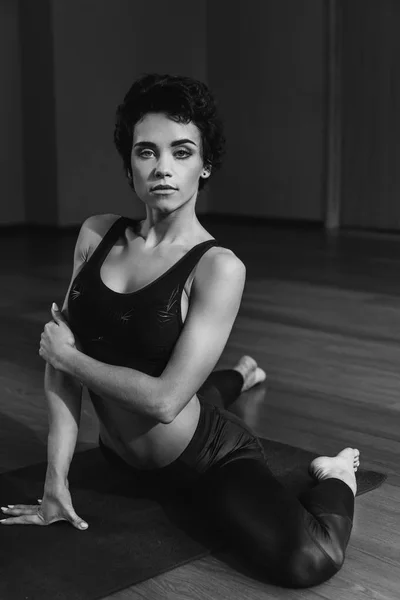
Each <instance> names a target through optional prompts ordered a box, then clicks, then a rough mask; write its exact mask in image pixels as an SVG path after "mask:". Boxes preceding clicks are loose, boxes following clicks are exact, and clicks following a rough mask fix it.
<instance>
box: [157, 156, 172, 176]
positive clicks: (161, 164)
mask: <svg viewBox="0 0 400 600" xmlns="http://www.w3.org/2000/svg"><path fill="white" fill-rule="evenodd" d="M155 172H156V175H157V176H160V175H161V176H165V175H171V167H170V164H169V162H168V158H166V157H164V158H163V157H160V159H159V161H158V163H157V165H156V168H155Z"/></svg>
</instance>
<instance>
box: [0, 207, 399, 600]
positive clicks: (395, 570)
mask: <svg viewBox="0 0 400 600" xmlns="http://www.w3.org/2000/svg"><path fill="white" fill-rule="evenodd" d="M201 221H202V223H203V224H204V226H205V227H206V228H207V229H208V231H209V232H210V233H211V234H212V235H214V236H215V237H216V238H217V239H218V240H219V242H220V243H221V244H222V245H224V246H226V247H229V248H231V249H232V250H233V251H234V252H235V253H236V254H237V256H239V258H241V260H243V262H244V263H245V264H246V267H247V282H246V287H245V291H244V296H243V300H242V305H241V308H240V311H239V315H238V317H237V320H236V323H235V325H234V328H233V330H232V333H231V336H230V339H229V341H228V344H227V346H226V348H225V351H224V353H223V355H222V357H221V360H220V361H219V363H218V365H217V368H227V367H230V366H232V365H233V363H234V362H236V361H237V360H238V358H239V357H240V356H241V355H243V354H249V355H251V356H253V357H254V358H255V359H256V360H257V361H258V363H259V364H260V366H262V367H263V368H264V369H265V370H266V371H267V373H268V381H267V384H265V385H264V384H263V385H262V386H258V387H257V388H254V389H253V390H250V391H248V392H246V393H244V394H242V396H241V397H240V398H239V399H238V401H237V402H236V403H235V405H234V411H235V412H236V413H237V414H239V415H240V416H242V417H243V418H244V419H245V421H246V422H247V423H248V424H249V425H250V426H252V427H253V429H254V431H255V432H256V433H257V434H258V435H260V436H263V437H267V438H268V437H269V438H271V439H274V440H278V441H283V442H287V443H289V444H292V445H296V446H299V447H302V448H305V449H308V450H312V451H314V452H317V453H319V454H322V455H323V454H328V455H329V454H333V453H337V452H338V451H339V450H341V449H342V448H344V447H345V446H347V445H351V446H353V447H358V448H359V449H360V451H361V466H362V467H370V468H375V469H376V470H379V471H383V472H386V473H388V474H389V477H388V479H387V481H386V482H385V483H384V484H383V486H381V487H380V488H379V489H377V490H374V491H372V492H370V493H368V494H365V495H363V496H361V497H359V498H357V500H356V513H355V523H354V529H353V533H352V537H351V540H350V544H349V546H348V550H347V557H346V562H345V564H344V566H343V568H342V570H341V571H340V572H339V574H337V575H336V576H335V577H334V578H332V579H331V580H330V581H328V582H327V583H325V584H323V585H321V586H318V587H316V588H312V589H308V590H285V589H282V588H277V587H274V586H269V585H265V584H261V583H259V582H257V581H253V580H251V579H249V578H246V577H245V576H243V575H241V574H240V573H238V572H235V571H234V570H233V569H232V568H229V567H227V566H226V564H225V563H224V561H223V556H215V557H211V556H209V557H206V558H204V559H201V560H198V561H194V562H192V563H190V564H189V565H186V566H183V567H180V568H177V569H175V570H173V571H170V572H168V573H166V574H163V575H161V576H159V577H155V578H154V579H152V580H148V581H146V582H144V583H142V584H139V585H137V586H134V587H132V588H130V589H128V590H123V591H121V592H119V593H116V594H114V595H113V596H112V598H113V599H118V600H139V599H143V598H146V599H147V598H148V599H151V600H158V599H160V600H161V599H162V600H165V599H173V600H180V599H185V600H187V599H189V598H190V599H196V600H206V599H207V600H211V599H213V600H219V599H229V600H232V598H240V599H241V600H253V599H254V600H255V599H257V600H267V599H275V598H278V599H300V598H302V599H314V598H326V599H331V600H359V599H360V600H361V599H363V600H364V599H374V600H395V599H396V600H397V599H398V598H399V597H400V461H399V456H400V428H399V425H400V236H399V237H396V236H384V235H377V234H375V235H373V234H367V233H365V234H361V233H350V232H347V233H341V234H340V235H338V236H328V235H327V234H325V233H324V232H323V231H322V230H318V229H316V228H308V229H306V228H297V229H296V228H294V227H293V226H286V227H284V226H275V227H272V226H271V225H266V224H262V223H259V224H255V225H253V226H252V228H250V226H249V225H243V224H229V225H228V224H226V222H223V220H221V221H219V220H217V221H215V220H212V219H211V218H206V217H202V218H201ZM225 221H226V220H225ZM75 239H76V233H71V232H56V233H53V234H47V235H45V234H44V233H43V232H36V233H35V232H33V231H25V232H22V231H18V230H14V229H12V230H11V229H10V230H9V231H7V229H3V231H2V235H1V239H0V288H1V291H2V293H1V296H0V324H1V331H2V335H1V336H0V390H1V401H0V471H2V472H4V471H7V470H9V469H12V468H16V467H19V466H25V465H28V464H32V463H34V462H38V461H42V460H45V459H46V435H47V413H46V403H45V399H44V394H43V370H44V363H43V361H42V359H41V358H40V357H39V355H38V348H39V340H40V334H41V332H42V329H43V325H44V323H46V322H47V321H48V320H50V305H51V303H52V302H53V301H55V302H58V303H59V304H60V303H62V301H63V298H64V295H65V292H66V289H67V286H68V283H69V278H70V275H71V270H72V255H73V248H74V244H75ZM96 438H97V426H96V422H95V419H94V414H93V411H92V409H91V406H90V404H89V402H88V397H87V394H86V393H85V395H84V413H83V421H82V427H81V430H80V434H79V442H78V450H82V449H85V448H86V447H89V446H91V445H93V444H95V443H96ZM109 598H111V596H110V597H109Z"/></svg>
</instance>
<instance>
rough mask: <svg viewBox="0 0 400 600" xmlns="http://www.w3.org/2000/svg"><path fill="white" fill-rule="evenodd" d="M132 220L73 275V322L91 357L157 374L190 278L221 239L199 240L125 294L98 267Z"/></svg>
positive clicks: (115, 229)
mask: <svg viewBox="0 0 400 600" xmlns="http://www.w3.org/2000/svg"><path fill="white" fill-rule="evenodd" d="M132 223H134V226H136V225H137V223H138V221H137V220H134V219H129V218H128V217H120V218H119V219H117V220H116V221H115V222H114V223H113V224H112V226H111V227H110V229H109V230H108V231H107V233H106V234H105V235H104V237H103V239H102V240H101V242H100V244H99V245H98V246H97V248H96V249H95V251H94V252H93V254H92V255H91V256H90V258H89V260H88V261H87V263H86V264H84V266H83V267H82V268H81V270H80V271H79V273H78V275H77V276H76V277H75V279H74V281H73V284H72V286H71V290H70V293H69V296H68V315H69V322H70V326H71V329H72V331H73V332H74V333H75V334H76V335H77V337H78V339H79V341H80V343H81V345H82V349H83V351H84V352H85V354H87V355H88V356H91V357H93V358H95V359H97V360H99V361H101V362H105V363H107V364H113V365H120V366H126V367H131V368H133V369H137V370H138V371H142V372H144V373H147V374H148V375H152V376H154V377H158V376H160V375H161V373H162V372H163V370H164V369H165V367H166V365H167V363H168V360H169V358H170V356H171V354H172V351H173V348H174V346H175V344H176V342H177V340H178V338H179V335H180V333H181V331H182V329H183V322H182V315H181V295H182V291H183V289H184V286H185V283H186V280H187V278H188V277H189V275H190V273H191V271H192V270H193V269H194V267H195V266H196V264H197V263H198V261H199V260H200V258H201V257H202V256H203V254H204V253H205V252H206V251H207V250H208V249H209V248H211V247H212V246H219V244H218V242H217V241H216V240H215V239H213V240H208V241H205V242H201V243H200V244H197V245H196V246H194V247H193V248H192V249H191V250H189V251H188V252H187V253H186V254H185V255H184V256H183V257H182V258H181V259H180V260H178V262H176V263H175V264H174V265H172V267H171V268H169V269H168V270H167V271H166V272H165V273H163V274H162V275H161V276H160V277H158V278H157V279H156V280H155V281H153V282H151V283H149V284H148V285H146V286H145V287H143V288H141V289H139V290H137V291H135V292H131V293H127V294H123V293H119V292H115V291H113V290H111V289H110V288H108V287H107V286H106V285H105V284H104V283H103V281H102V280H101V277H100V269H101V265H102V263H103V261H104V260H105V257H106V256H107V254H108V253H109V252H110V250H111V248H112V246H113V245H114V244H115V243H116V241H117V240H118V238H119V237H120V236H121V235H123V234H124V231H125V229H126V227H127V226H128V225H129V224H131V225H132Z"/></svg>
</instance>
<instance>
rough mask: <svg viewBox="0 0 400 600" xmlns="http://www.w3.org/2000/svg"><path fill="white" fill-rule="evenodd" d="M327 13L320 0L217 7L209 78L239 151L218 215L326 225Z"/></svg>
mask: <svg viewBox="0 0 400 600" xmlns="http://www.w3.org/2000/svg"><path fill="white" fill-rule="evenodd" d="M325 8H326V7H325V3H324V2H319V1H315V0H295V1H293V0H264V1H263V2H260V1H258V0H247V1H246V2H242V1H240V0H231V2H230V3H229V11H227V10H226V4H225V3H224V2H221V3H217V2H216V3H213V4H212V9H211V8H210V11H209V13H208V20H207V31H208V52H209V61H208V81H209V83H210V85H211V87H212V89H213V90H214V91H215V93H216V94H217V97H218V98H219V101H220V106H221V109H222V113H223V115H224V119H225V123H226V132H227V138H228V149H229V156H227V160H226V163H225V168H224V172H222V171H221V177H220V178H219V179H218V184H217V185H216V186H215V187H214V188H213V190H212V194H211V199H210V209H211V210H212V211H215V212H219V213H235V214H251V215H255V216H262V217H279V218H291V219H307V220H316V221H318V220H322V218H323V207H324V193H325V192H324V178H325V174H324V168H325V130H324V128H325V120H326V118H325V110H326V98H325V88H326V81H325V77H326V69H325V60H326V22H325ZM216 183H217V182H216Z"/></svg>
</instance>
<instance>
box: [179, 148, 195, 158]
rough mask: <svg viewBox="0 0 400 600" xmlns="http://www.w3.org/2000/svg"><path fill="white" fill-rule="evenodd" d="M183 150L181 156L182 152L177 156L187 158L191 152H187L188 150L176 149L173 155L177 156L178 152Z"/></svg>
mask: <svg viewBox="0 0 400 600" xmlns="http://www.w3.org/2000/svg"><path fill="white" fill-rule="evenodd" d="M182 152H183V156H182V154H181V155H180V156H179V158H188V157H189V156H190V155H191V152H189V151H188V150H178V152H176V153H175V156H177V155H178V154H180V153H182Z"/></svg>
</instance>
